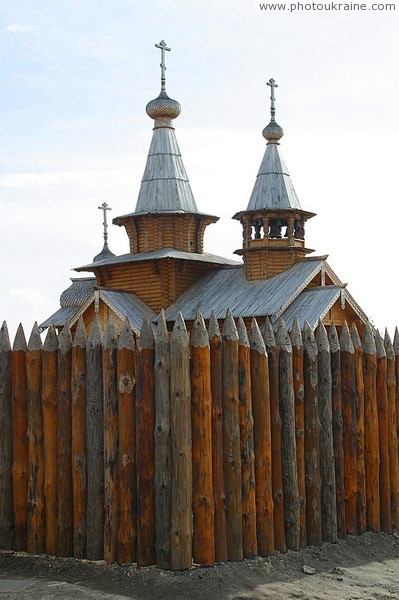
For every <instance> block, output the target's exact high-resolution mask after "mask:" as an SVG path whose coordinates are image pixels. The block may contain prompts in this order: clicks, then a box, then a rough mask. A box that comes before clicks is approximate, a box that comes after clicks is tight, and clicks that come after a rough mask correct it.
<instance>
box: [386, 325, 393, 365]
mask: <svg viewBox="0 0 399 600" xmlns="http://www.w3.org/2000/svg"><path fill="white" fill-rule="evenodd" d="M384 346H385V352H386V355H387V358H389V359H390V360H391V359H393V358H395V351H394V349H393V344H392V340H391V336H390V335H389V333H388V329H385V335H384Z"/></svg>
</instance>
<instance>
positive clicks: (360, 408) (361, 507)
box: [351, 323, 367, 534]
mask: <svg viewBox="0 0 399 600" xmlns="http://www.w3.org/2000/svg"><path fill="white" fill-rule="evenodd" d="M351 333H352V343H353V347H354V349H355V369H356V430H357V445H356V462H357V475H356V477H357V503H356V507H357V508H356V515H357V532H358V533H359V534H360V533H364V532H365V531H366V530H367V513H366V478H365V464H364V378H363V348H362V342H361V340H360V337H359V332H358V330H357V327H356V325H355V323H353V324H352V332H351Z"/></svg>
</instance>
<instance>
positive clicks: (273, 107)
mask: <svg viewBox="0 0 399 600" xmlns="http://www.w3.org/2000/svg"><path fill="white" fill-rule="evenodd" d="M266 85H269V86H270V88H271V90H270V93H271V96H270V100H271V106H270V114H271V116H272V119H271V120H272V121H275V116H276V104H275V102H276V97H275V95H274V88H276V87H278V83H276V82H275V80H274V79H269V81H268V82H267V84H266Z"/></svg>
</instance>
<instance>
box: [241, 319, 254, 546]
mask: <svg viewBox="0 0 399 600" xmlns="http://www.w3.org/2000/svg"><path fill="white" fill-rule="evenodd" d="M237 331H238V386H239V397H240V443H241V490H242V493H241V497H242V545H243V554H244V557H245V558H253V557H254V556H256V555H257V554H258V543H257V540H256V494H255V454H254V432H253V423H254V420H253V416H252V395H251V357H250V349H249V340H248V334H247V328H246V327H245V323H244V319H243V318H242V317H240V318H239V319H238V328H237Z"/></svg>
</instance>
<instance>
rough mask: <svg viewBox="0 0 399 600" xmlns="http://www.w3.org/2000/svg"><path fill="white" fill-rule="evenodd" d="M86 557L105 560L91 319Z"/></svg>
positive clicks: (98, 382) (98, 368)
mask: <svg viewBox="0 0 399 600" xmlns="http://www.w3.org/2000/svg"><path fill="white" fill-rule="evenodd" d="M86 436H87V513H86V514H87V517H86V524H87V552H86V554H87V558H88V559H89V560H100V559H102V558H103V557H104V409H103V377H102V346H101V332H100V327H99V323H98V320H97V318H95V319H94V321H93V323H92V326H91V329H90V334H89V337H88V339H87V345H86Z"/></svg>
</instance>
